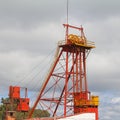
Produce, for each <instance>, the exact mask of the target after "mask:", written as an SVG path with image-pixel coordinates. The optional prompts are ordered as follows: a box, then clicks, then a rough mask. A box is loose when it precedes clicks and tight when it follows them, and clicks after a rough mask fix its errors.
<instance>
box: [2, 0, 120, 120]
mask: <svg viewBox="0 0 120 120" xmlns="http://www.w3.org/2000/svg"><path fill="white" fill-rule="evenodd" d="M119 11H120V2H119V0H111V1H109V0H101V1H96V0H92V1H90V0H84V1H82V0H74V1H73V0H69V23H70V24H73V25H77V26H79V25H81V24H82V25H83V27H84V30H85V34H86V36H87V39H88V40H91V41H94V42H95V43H96V49H94V50H92V51H91V53H90V55H89V57H88V60H87V65H88V66H87V68H88V70H87V73H88V74H87V78H88V83H89V89H90V90H91V91H93V92H98V93H99V95H100V96H101V103H102V105H101V106H100V110H101V112H100V113H101V116H104V119H106V120H111V119H112V118H115V115H116V120H117V119H119V114H118V112H117V109H118V111H119V109H120V108H119V106H117V104H118V103H119V99H118V96H119V93H118V94H115V93H116V92H117V91H119V90H120V87H119V84H120V82H119V78H120V74H119V71H120V68H119V65H120V57H119V51H120V48H119V44H120V42H119V39H120V34H119V31H120V23H119V21H120V15H119ZM65 22H66V1H65V0H59V1H56V0H52V1H49V0H44V1H42V0H36V1H33V0H24V1H16V0H10V1H9V0H4V1H3V0H0V84H1V85H2V86H3V87H1V88H0V92H1V93H2V92H3V91H5V90H4V89H7V90H6V91H8V86H9V85H10V84H16V85H17V84H19V85H22V86H29V90H31V91H38V89H39V85H41V83H42V81H43V80H44V75H45V73H46V71H47V70H48V68H49V64H50V61H52V59H51V58H52V57H53V54H54V51H55V48H56V46H57V42H58V41H59V40H63V39H64V35H65V31H64V28H63V26H62V25H61V24H63V23H65ZM50 51H52V52H50ZM51 53H52V55H51V56H52V57H50V56H49V55H48V54H51ZM45 56H49V57H47V59H46V61H45V58H46V57H45ZM48 58H49V60H48ZM36 65H38V66H37V67H34V66H36ZM46 65H47V67H46ZM33 68H34V70H33ZM43 68H45V69H43ZM41 69H42V70H41ZM42 71H43V72H42ZM31 81H32V82H31ZM35 81H36V82H35ZM34 88H35V90H34ZM105 91H107V92H105ZM112 91H115V92H114V93H113V92H112ZM113 94H114V95H113ZM5 95H6V96H7V95H8V93H7V92H5V94H3V95H2V96H5ZM2 96H1V97H2ZM107 96H110V97H109V98H107ZM109 99H112V102H111V101H109ZM105 100H106V101H109V104H107V103H106V102H105ZM117 100H118V103H115V101H117ZM113 101H114V102H113ZM109 106H112V108H113V109H112V108H111V107H109ZM111 109H112V110H111ZM103 110H106V111H108V112H107V113H106V112H102V111H103ZM101 119H102V118H101Z"/></svg>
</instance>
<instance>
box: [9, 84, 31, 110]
mask: <svg viewBox="0 0 120 120" xmlns="http://www.w3.org/2000/svg"><path fill="white" fill-rule="evenodd" d="M24 89H25V94H24V97H22V98H21V95H20V92H21V87H19V86H10V87H9V98H10V104H11V106H12V107H13V106H14V104H16V103H14V101H15V100H17V108H16V111H21V112H28V111H29V98H27V88H24ZM12 110H13V108H12Z"/></svg>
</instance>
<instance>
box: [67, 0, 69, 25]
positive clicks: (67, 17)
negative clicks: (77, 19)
mask: <svg viewBox="0 0 120 120" xmlns="http://www.w3.org/2000/svg"><path fill="white" fill-rule="evenodd" d="M68 2H69V1H68V0H67V24H68Z"/></svg>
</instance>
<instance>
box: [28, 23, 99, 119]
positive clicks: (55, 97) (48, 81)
mask: <svg viewBox="0 0 120 120" xmlns="http://www.w3.org/2000/svg"><path fill="white" fill-rule="evenodd" d="M63 26H64V27H65V28H66V35H65V41H60V42H59V43H58V48H57V52H56V55H55V58H54V61H53V64H52V65H51V67H50V70H49V72H48V74H47V75H46V78H45V81H44V83H43V85H42V87H41V89H40V92H39V95H38V98H37V100H36V101H35V103H34V105H33V108H32V110H31V111H30V113H29V117H28V118H31V117H32V114H33V112H34V110H35V108H36V107H38V106H40V109H42V108H44V110H47V111H48V112H49V113H50V115H51V116H52V117H54V116H56V117H60V116H62V117H66V116H69V115H74V114H79V113H95V116H96V118H95V120H98V104H99V98H98V96H92V95H91V94H90V92H89V90H88V86H87V78H86V58H87V56H88V54H89V52H90V50H91V49H92V48H95V45H94V43H93V42H90V41H88V40H87V39H86V37H85V35H84V32H83V28H82V27H75V26H72V25H69V24H63ZM69 29H73V30H78V35H74V34H70V33H69Z"/></svg>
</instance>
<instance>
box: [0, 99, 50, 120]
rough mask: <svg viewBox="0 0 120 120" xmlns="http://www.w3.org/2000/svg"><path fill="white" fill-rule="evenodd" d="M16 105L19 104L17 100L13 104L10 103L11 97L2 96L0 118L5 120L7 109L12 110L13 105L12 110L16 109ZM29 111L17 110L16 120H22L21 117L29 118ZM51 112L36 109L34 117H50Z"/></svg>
mask: <svg viewBox="0 0 120 120" xmlns="http://www.w3.org/2000/svg"><path fill="white" fill-rule="evenodd" d="M16 106H17V101H14V104H13V105H12V106H11V104H10V99H9V98H5V99H4V98H2V100H1V105H0V120H3V119H4V117H5V112H6V111H10V110H11V107H12V110H14V111H16V110H15V109H16ZM28 113H29V111H28V112H18V111H16V114H15V117H16V120H21V119H24V118H27V116H28ZM49 116H50V114H49V113H48V111H46V110H40V109H35V111H34V112H33V115H32V117H34V118H35V117H49Z"/></svg>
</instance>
